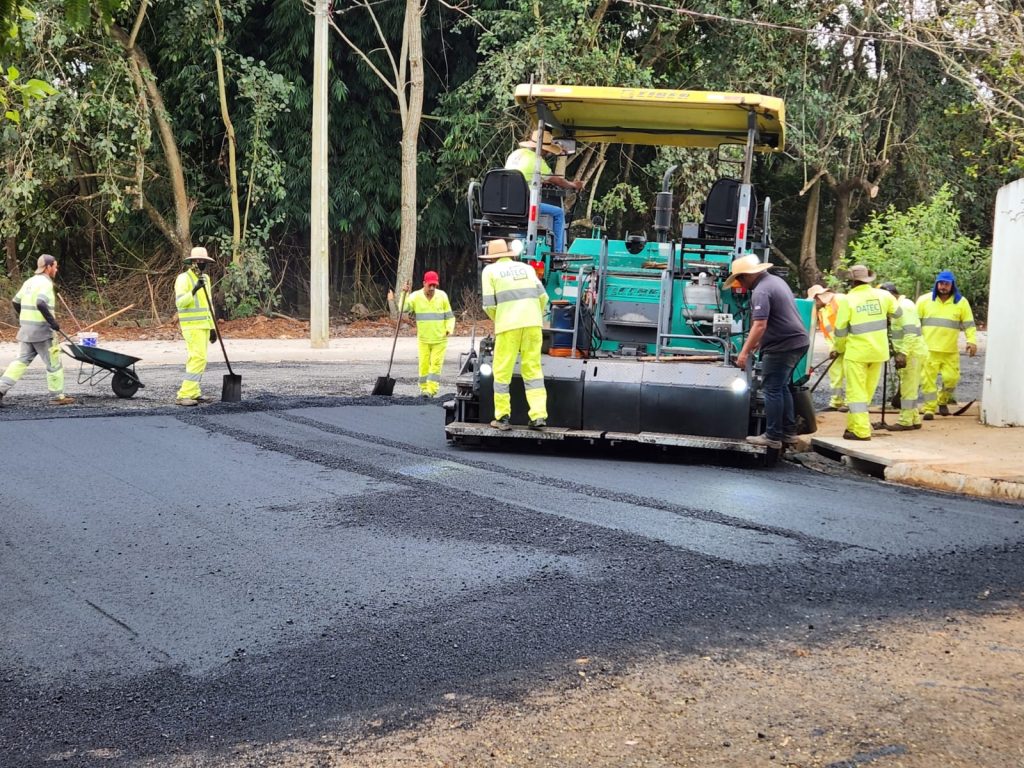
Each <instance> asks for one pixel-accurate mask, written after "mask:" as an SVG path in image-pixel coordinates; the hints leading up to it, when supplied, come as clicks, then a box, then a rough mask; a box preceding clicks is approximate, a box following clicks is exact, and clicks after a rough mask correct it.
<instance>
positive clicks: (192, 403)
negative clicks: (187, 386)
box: [174, 397, 199, 407]
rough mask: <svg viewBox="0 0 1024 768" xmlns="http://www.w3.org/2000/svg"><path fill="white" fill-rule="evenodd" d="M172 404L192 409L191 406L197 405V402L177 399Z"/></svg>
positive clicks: (189, 398)
mask: <svg viewBox="0 0 1024 768" xmlns="http://www.w3.org/2000/svg"><path fill="white" fill-rule="evenodd" d="M174 404H175V405H185V406H188V407H192V406H193V405H199V401H198V400H194V399H192V398H191V397H179V398H178V399H177V400H175V401H174Z"/></svg>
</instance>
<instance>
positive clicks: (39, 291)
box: [14, 275, 57, 341]
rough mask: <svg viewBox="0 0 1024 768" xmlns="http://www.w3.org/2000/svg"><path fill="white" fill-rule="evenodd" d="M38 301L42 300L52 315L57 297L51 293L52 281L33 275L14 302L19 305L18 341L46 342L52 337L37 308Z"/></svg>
mask: <svg viewBox="0 0 1024 768" xmlns="http://www.w3.org/2000/svg"><path fill="white" fill-rule="evenodd" d="M39 299H43V300H44V302H45V304H46V306H47V307H49V309H50V313H51V314H53V309H54V306H55V305H56V303H57V297H56V296H55V295H54V292H53V280H51V279H50V278H49V277H47V276H46V275H33V276H32V277H30V278H29V279H28V280H26V281H25V282H24V283H23V284H22V286H21V288H20V289H19V290H18V292H17V293H16V294H15V295H14V300H15V301H16V302H18V303H19V304H21V313H20V314H19V315H18V321H19V323H20V325H21V328H20V329H19V331H18V341H46V340H47V339H49V338H50V337H51V336H52V335H53V331H52V330H51V329H50V324H49V323H48V322H46V318H45V317H44V316H43V313H42V312H40V311H39V307H38V306H37V305H38V303H39Z"/></svg>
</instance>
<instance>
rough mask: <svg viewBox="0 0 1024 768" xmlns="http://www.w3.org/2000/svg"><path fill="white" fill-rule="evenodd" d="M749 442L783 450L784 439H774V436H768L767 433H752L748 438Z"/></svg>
mask: <svg viewBox="0 0 1024 768" xmlns="http://www.w3.org/2000/svg"><path fill="white" fill-rule="evenodd" d="M747 442H748V443H750V444H751V445H761V446H764V447H765V448H771V449H773V450H776V451H781V450H782V441H781V440H772V438H770V437H768V435H767V433H766V434H763V435H751V436H750V437H748V438H747Z"/></svg>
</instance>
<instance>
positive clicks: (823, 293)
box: [807, 283, 835, 304]
mask: <svg viewBox="0 0 1024 768" xmlns="http://www.w3.org/2000/svg"><path fill="white" fill-rule="evenodd" d="M834 295H835V293H834V291H830V290H829V289H828V288H826V287H825V286H823V285H818V284H817V283H815V284H814V285H812V286H811V287H810V288H808V289H807V298H808V299H810V300H811V301H814V299H815V298H817V297H821V303H822V304H828V303H829V302H830V301H832V297H833V296H834Z"/></svg>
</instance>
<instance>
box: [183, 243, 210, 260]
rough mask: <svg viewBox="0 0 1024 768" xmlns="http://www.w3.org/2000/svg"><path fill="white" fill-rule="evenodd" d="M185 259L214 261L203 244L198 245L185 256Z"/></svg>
mask: <svg viewBox="0 0 1024 768" xmlns="http://www.w3.org/2000/svg"><path fill="white" fill-rule="evenodd" d="M185 261H213V259H211V258H210V254H208V253H207V252H206V249H205V248H203V246H201V245H197V246H196V247H195V248H193V249H192V250H191V251H190V252H189V254H188V256H186V257H185Z"/></svg>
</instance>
